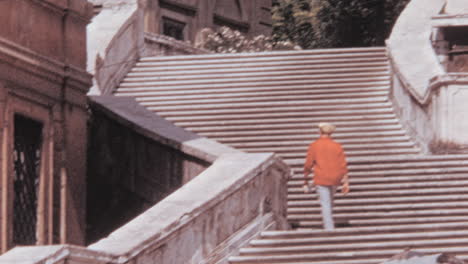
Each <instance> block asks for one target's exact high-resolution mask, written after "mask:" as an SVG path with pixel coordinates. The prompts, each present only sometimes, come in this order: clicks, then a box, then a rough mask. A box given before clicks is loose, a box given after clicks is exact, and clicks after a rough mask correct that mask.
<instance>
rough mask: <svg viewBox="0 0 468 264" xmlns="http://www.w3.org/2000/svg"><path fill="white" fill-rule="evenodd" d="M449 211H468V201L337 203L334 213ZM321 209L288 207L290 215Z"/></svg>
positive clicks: (315, 212) (307, 213)
mask: <svg viewBox="0 0 468 264" xmlns="http://www.w3.org/2000/svg"><path fill="white" fill-rule="evenodd" d="M439 209H444V210H449V209H467V210H468V201H467V200H463V199H458V200H456V201H454V200H443V201H432V202H426V203H423V202H420V203H414V202H411V201H408V202H404V201H401V202H399V203H395V204H390V203H389V204H370V205H367V204H361V203H355V204H342V203H336V205H335V206H334V208H333V212H334V213H336V214H345V213H349V214H359V213H373V212H377V213H378V212H386V213H392V212H399V213H404V212H407V211H421V210H439ZM320 212H321V211H320V208H319V207H318V206H316V207H312V206H311V207H288V215H290V216H292V215H310V214H320Z"/></svg>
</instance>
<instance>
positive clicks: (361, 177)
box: [288, 167, 468, 187]
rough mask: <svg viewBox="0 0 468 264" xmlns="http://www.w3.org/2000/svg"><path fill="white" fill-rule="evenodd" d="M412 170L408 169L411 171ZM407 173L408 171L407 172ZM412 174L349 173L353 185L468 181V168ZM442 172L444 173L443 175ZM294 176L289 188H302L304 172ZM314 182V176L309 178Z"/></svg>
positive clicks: (415, 172)
mask: <svg viewBox="0 0 468 264" xmlns="http://www.w3.org/2000/svg"><path fill="white" fill-rule="evenodd" d="M409 170H410V169H408V171H409ZM405 172H406V171H405ZM410 172H411V173H404V172H401V171H399V172H398V173H394V174H393V175H381V174H371V173H370V172H369V171H357V172H353V173H349V174H350V176H349V181H350V183H351V184H353V183H355V184H371V183H390V182H395V183H402V182H414V181H416V182H423V181H452V180H457V179H468V168H467V167H461V168H452V170H451V171H450V172H448V171H447V169H445V168H444V169H441V170H439V173H432V174H428V173H426V171H425V170H424V169H422V170H412V171H410ZM441 172H442V173H441ZM293 173H297V174H293V176H292V177H291V178H290V179H289V180H288V186H290V187H293V186H302V183H303V182H304V179H305V177H304V175H302V170H297V171H293ZM307 179H308V180H312V179H313V176H310V177H307Z"/></svg>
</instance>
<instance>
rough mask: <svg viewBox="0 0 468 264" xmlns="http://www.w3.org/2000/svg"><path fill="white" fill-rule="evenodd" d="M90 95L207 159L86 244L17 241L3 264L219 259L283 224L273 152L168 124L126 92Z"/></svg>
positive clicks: (147, 131) (283, 192)
mask: <svg viewBox="0 0 468 264" xmlns="http://www.w3.org/2000/svg"><path fill="white" fill-rule="evenodd" d="M113 98H114V99H113ZM93 100H94V101H95V102H97V103H99V104H100V105H101V107H107V108H108V111H111V112H112V113H113V114H114V115H117V116H118V118H119V119H126V120H127V122H128V123H127V126H128V127H132V128H134V129H135V131H137V132H139V133H141V134H143V135H145V136H147V137H149V138H153V139H154V140H157V141H158V142H164V143H165V144H167V145H170V146H172V147H174V148H177V149H179V150H180V151H182V152H183V153H185V154H187V155H192V156H194V157H196V158H197V159H203V160H205V161H206V162H209V163H211V166H209V167H208V168H207V169H205V170H204V171H203V172H202V173H201V174H199V175H198V176H196V177H195V178H193V179H192V180H190V181H189V182H188V183H186V184H185V185H184V186H183V187H181V188H179V189H178V190H177V191H175V192H174V193H172V194H171V195H169V196H167V197H166V198H165V199H163V200H162V201H161V202H159V203H157V204H156V205H154V206H153V207H151V208H150V209H148V210H147V211H145V212H144V213H142V214H141V215H139V216H138V217H136V218H135V219H133V220H131V221H130V222H128V223H127V224H125V225H124V226H122V227H121V228H119V229H117V230H116V231H114V232H113V233H111V234H110V235H109V236H108V237H106V238H103V239H101V240H100V241H98V242H96V243H94V244H92V245H90V246H88V247H87V248H85V247H77V246H68V245H61V246H49V247H16V248H14V249H13V250H11V251H9V252H7V253H6V254H4V255H2V256H0V263H1V264H6V263H22V264H33V263H50V264H55V263H70V262H73V263H77V264H101V263H161V264H164V263H213V264H214V263H220V264H221V263H227V258H228V257H229V256H230V255H233V254H236V253H237V251H238V249H239V248H240V247H242V246H243V245H244V244H245V243H247V242H248V241H249V240H250V238H253V237H255V236H257V235H258V234H259V232H261V231H264V230H267V229H273V228H274V229H276V228H281V229H285V228H287V223H286V206H287V201H286V199H287V197H286V196H287V188H286V181H287V179H288V177H289V175H290V171H289V168H288V166H287V165H286V164H285V163H283V161H281V160H280V159H279V158H277V157H276V156H275V155H274V154H273V153H260V154H247V153H243V152H241V151H238V150H235V149H232V148H229V147H227V146H224V145H222V144H219V143H217V142H215V141H211V140H209V139H207V138H203V137H199V136H196V135H195V136H191V135H189V133H188V132H186V131H182V129H181V128H177V127H175V126H174V127H171V126H170V125H169V124H167V123H166V124H165V125H161V122H163V121H161V120H157V119H158V118H157V117H156V115H154V114H152V113H151V112H149V111H147V110H144V108H141V107H136V106H135V104H132V103H129V102H128V100H131V99H128V98H115V97H110V96H109V97H95V98H93ZM132 109H133V110H132ZM166 122H167V121H166ZM122 123H123V122H122ZM176 129H179V130H181V131H176ZM156 132H157V133H156Z"/></svg>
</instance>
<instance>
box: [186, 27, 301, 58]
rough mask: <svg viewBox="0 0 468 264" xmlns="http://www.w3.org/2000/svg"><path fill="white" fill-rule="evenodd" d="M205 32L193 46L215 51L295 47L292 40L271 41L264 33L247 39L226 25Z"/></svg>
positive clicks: (248, 50) (226, 51) (229, 51)
mask: <svg viewBox="0 0 468 264" xmlns="http://www.w3.org/2000/svg"><path fill="white" fill-rule="evenodd" d="M205 32H206V33H205V36H203V37H202V38H200V40H199V42H198V43H196V45H195V46H196V47H198V48H203V49H207V50H211V51H214V52H216V53H238V52H262V51H271V50H291V49H294V48H297V47H295V45H293V43H292V42H288V41H278V42H275V43H273V40H272V39H271V37H266V36H264V35H258V36H256V37H254V38H252V39H249V38H247V37H246V36H244V35H243V34H242V33H240V32H239V31H237V30H232V29H230V28H228V27H220V28H219V29H218V30H217V31H212V30H206V31H205Z"/></svg>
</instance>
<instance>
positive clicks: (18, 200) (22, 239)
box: [13, 115, 42, 245]
mask: <svg viewBox="0 0 468 264" xmlns="http://www.w3.org/2000/svg"><path fill="white" fill-rule="evenodd" d="M41 141H42V124H41V123H39V122H36V121H34V120H31V119H28V118H25V117H22V116H19V115H16V116H15V135H14V153H13V155H14V183H13V188H14V193H15V196H14V201H13V213H14V215H13V243H14V244H15V245H33V244H36V241H37V238H36V224H37V200H38V197H37V196H38V187H39V172H40V160H41Z"/></svg>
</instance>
